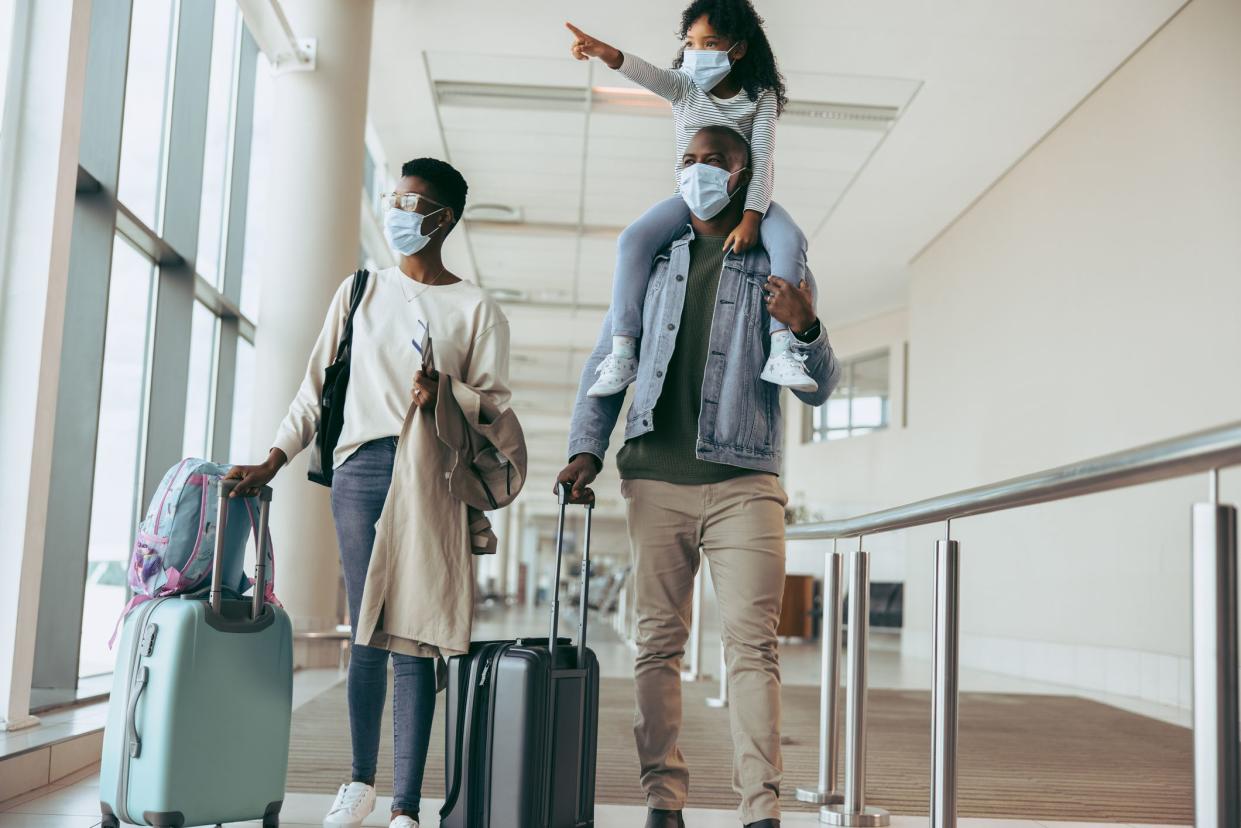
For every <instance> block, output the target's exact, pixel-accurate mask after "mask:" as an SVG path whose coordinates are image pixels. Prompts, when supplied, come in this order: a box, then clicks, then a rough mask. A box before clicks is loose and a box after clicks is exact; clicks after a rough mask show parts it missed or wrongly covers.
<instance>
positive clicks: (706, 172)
mask: <svg viewBox="0 0 1241 828" xmlns="http://www.w3.org/2000/svg"><path fill="white" fill-rule="evenodd" d="M744 169H746V168H745V167H741V168H740V169H736V170H733V171H732V172H729V171H728V170H726V169H724V168H723V167H714V166H712V165H710V164H702V163H698V164H690V165H689V166H688V167H683V168H682V169H681V198H682V199H684V200H685V204H686V206H687V207H689V211H690V212H691V213H693V214H694V215H695V216H697V217H698V218H700V219H702V220H703V221H710V220H711V219H713V218H715V217H716V216H718V215H719V214H720V211H721V210H723V209H724V208H725V207H727V206H728V202H729V201H730V200H732V194H731V193H729V192H728V180H729V179H730V178H732V177H733V176H734V175H736V174H737V173H739V172H741V171H742V170H744Z"/></svg>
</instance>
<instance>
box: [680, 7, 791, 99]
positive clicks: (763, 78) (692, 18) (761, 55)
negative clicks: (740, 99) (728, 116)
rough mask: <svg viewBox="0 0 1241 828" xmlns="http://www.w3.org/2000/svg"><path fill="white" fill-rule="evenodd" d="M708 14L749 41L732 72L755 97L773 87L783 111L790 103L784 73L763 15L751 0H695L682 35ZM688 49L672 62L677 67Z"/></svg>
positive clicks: (732, 35)
mask: <svg viewBox="0 0 1241 828" xmlns="http://www.w3.org/2000/svg"><path fill="white" fill-rule="evenodd" d="M703 15H706V17H707V22H709V23H710V24H711V27H712V28H713V29H715V30H716V31H717V32H719V33H720V34H721V35H723V36H724V37H726V38H728V39H729V40H731V41H732V42H733V43H736V42H737V41H739V40H744V41H745V42H746V52H745V55H744V56H742V57H741V58H740V59H738V60H736V61H734V62H733V68H732V73H733V76H734V77H736V78H737V81H738V82H739V83H740V84H741V88H742V89H744V90H745V94H746V96H747V97H749V99H750V100H752V101H757V100H758V96H759V95H761V94H762V93H763V92H765V91H766V90H768V89H770V90H771V91H772V92H774V93H775V95H776V112H777V113H779V112H783V111H784V105H785V104H787V103H788V101H789V99H788V95H787V94H786V93H785V88H784V76H783V75H781V74H780V69H779V67H777V66H776V56H775V54H773V53H772V51H771V43H770V42H769V41H768V40H767V33H766V32H765V31H763V18H761V17H759V15H758V12H757V11H755V10H754V5H753V4H752V3H751V2H750V0H693V2H691V3H690V4H689V6H687V7H686V9H685V11H684V12H682V13H681V29H680V31H679V32H678V36H679V37H680V38H681V39H682V40H684V39H685V35H686V34H687V33H688V32H689V29H690V27H691V26H693V25H694V23H695V22H696V21H697V20H698V18H700V17H702V16H703ZM684 52H685V49H684V47H682V49H681V51H680V52H678V53H677V57H676V60H674V61H673V62H672V66H673V68H674V69H679V68H681V63H682V61H683V60H684Z"/></svg>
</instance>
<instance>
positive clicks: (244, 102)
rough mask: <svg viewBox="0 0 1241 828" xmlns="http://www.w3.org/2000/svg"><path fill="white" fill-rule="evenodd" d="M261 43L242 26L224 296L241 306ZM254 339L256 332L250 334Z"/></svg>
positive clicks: (227, 225) (226, 231) (226, 230)
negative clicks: (256, 80) (257, 73)
mask: <svg viewBox="0 0 1241 828" xmlns="http://www.w3.org/2000/svg"><path fill="white" fill-rule="evenodd" d="M257 63H258V46H257V45H256V44H255V42H254V37H253V36H251V34H250V30H249V29H248V28H246V26H245V25H244V24H243V25H242V28H241V48H240V55H239V57H238V65H237V99H236V100H237V102H236V107H235V109H234V117H233V157H232V169H231V170H230V173H229V174H230V176H231V179H232V182H231V184H230V186H229V203H228V220H227V223H226V225H225V227H226V229H225V248H224V259H223V261H224V277H223V279H221V280H220V284H221V286H222V287H223V292H224V296H225V297H226V298H227V299H228V300H229V301H230V302H232V303H233V304H234V305H235V306H237V307H238V308H240V307H241V280H242V276H243V274H242V266H243V265H244V263H245V249H246V214H247V209H248V203H249V197H250V153H251V147H252V146H253V139H254V82H255V74H256V72H257ZM250 339H253V334H252V335H251V336H250Z"/></svg>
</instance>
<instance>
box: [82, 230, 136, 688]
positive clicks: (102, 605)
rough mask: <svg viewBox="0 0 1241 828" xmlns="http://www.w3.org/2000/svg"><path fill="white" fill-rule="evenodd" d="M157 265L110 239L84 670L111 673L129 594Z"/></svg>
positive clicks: (84, 672)
mask: <svg viewBox="0 0 1241 828" xmlns="http://www.w3.org/2000/svg"><path fill="white" fill-rule="evenodd" d="M154 270H155V268H154V266H153V265H152V263H151V261H150V259H148V258H146V256H144V255H143V254H142V253H140V252H139V251H138V250H137V249H135V248H134V247H133V246H132V245H130V244H129V242H127V241H125V240H124V239H122V238H121V237H119V236H118V237H116V240H115V243H114V244H113V246H112V282H111V284H110V285H109V288H108V316H107V324H106V329H105V334H104V336H105V340H104V351H103V386H102V390H101V392H100V395H99V439H98V443H97V446H96V449H95V481H94V489H93V494H92V496H91V511H90V516H91V518H90V541H89V548H88V550H87V555H86V598H85V602H84V604H83V607H82V609H83V612H82V640H81V649H80V650H79V652H78V674H79V675H81V676H90V675H97V674H99V673H110V672H111V671H112V663H113V660H114V659H115V657H116V656H115V653H113V652H111V651H110V650H109V649H108V639H109V637H110V636H111V635H112V629H113V627H114V625H115V624H116V619H117V618H118V617H120V613H121V610H122V609H123V608H124V606H125V601H126V600H127V593H126V585H125V567H126V564H127V561H128V558H129V553H130V549H131V546H132V539H133V534H134V528H135V526H136V525H137V521H136V516H137V513H138V508H139V504H138V492H139V489H140V485H139V478H138V474H139V453H140V450H141V439H142V430H143V414H144V408H145V407H144V405H143V400H144V399H145V393H144V392H145V389H146V384H147V366H148V365H149V364H150V362H149V359H148V347H149V342H150V323H151V307H152V304H153V293H154V279H153V278H152V277H153V275H154Z"/></svg>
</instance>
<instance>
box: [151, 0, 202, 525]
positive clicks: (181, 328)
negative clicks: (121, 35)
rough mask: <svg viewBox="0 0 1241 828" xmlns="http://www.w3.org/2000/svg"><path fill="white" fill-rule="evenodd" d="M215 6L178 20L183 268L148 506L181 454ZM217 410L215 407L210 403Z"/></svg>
mask: <svg viewBox="0 0 1241 828" xmlns="http://www.w3.org/2000/svg"><path fill="white" fill-rule="evenodd" d="M214 14H215V7H214V4H210V3H193V2H183V3H181V4H180V6H179V11H178V14H177V19H176V26H177V31H176V38H175V41H176V54H175V56H174V58H173V73H172V98H171V110H170V114H169V117H168V140H167V144H168V151H167V159H168V160H167V175H166V177H165V184H164V200H163V215H162V219H163V220H162V221H161V222H159V226H160V228H161V236H162V238H163V240H164V241H165V242H166V243H167V244H168V246H169V247H170V248H171V249H172V250H174V251H177V252H178V253H179V254H180V256H181V258H182V259H183V260H184V263H182V264H179V265H176V264H174V265H166V266H164V267H161V268H160V271H159V277H158V278H159V291H158V293H157V296H156V303H155V333H154V338H153V342H152V358H151V382H150V391H149V397H148V400H147V406H148V412H149V416H148V427H147V435H146V445H145V451H144V456H143V462H142V481H143V486H142V502H144V503H145V502H147V501H148V500H150V498H151V495H152V494H153V493H154V491H155V487H156V486H157V485H158V484H159V481H160V478H161V477H163V474H164V471H165V469H167V468H168V467H169V466H171V465H172V464H173V463H175V462H177V460H178V459H179V458H180V456H181V447H182V444H183V441H184V431H185V405H186V388H187V384H188V381H189V371H190V340H191V337H189V336H186V335H185V334H186V331H190V330H191V329H192V325H193V315H194V295H195V282H196V278H195V273H194V266H193V261H194V257H195V255H196V253H197V249H198V225H199V213H200V211H201V207H202V175H203V155H204V150H205V146H206V128H207V96H208V90H209V87H210V75H211V39H212V34H213V32H214V28H215V27H214ZM208 404H210V402H209V403H208Z"/></svg>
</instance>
